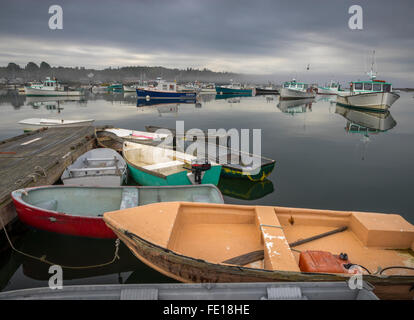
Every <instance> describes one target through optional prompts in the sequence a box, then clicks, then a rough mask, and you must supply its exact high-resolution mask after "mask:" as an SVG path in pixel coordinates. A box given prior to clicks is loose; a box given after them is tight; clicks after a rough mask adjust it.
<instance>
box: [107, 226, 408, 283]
mask: <svg viewBox="0 0 414 320" xmlns="http://www.w3.org/2000/svg"><path fill="white" fill-rule="evenodd" d="M104 220H105V223H106V224H107V225H108V223H107V221H106V219H104ZM108 226H110V224H109V225H108ZM111 229H112V228H111ZM112 231H113V232H114V233H115V234H117V235H118V234H120V233H121V234H122V235H124V236H125V237H126V238H127V239H128V241H130V242H132V245H133V246H134V247H136V245H137V241H139V242H140V243H141V247H143V250H149V251H150V252H151V254H152V252H154V254H152V255H153V256H156V257H161V259H163V260H166V261H167V263H170V262H176V263H179V264H183V262H184V263H185V265H187V266H189V267H190V268H200V269H208V270H210V272H214V271H219V272H220V273H223V274H230V276H232V275H235V276H237V275H243V273H245V272H247V273H249V274H250V276H252V277H257V278H263V279H264V281H269V280H278V281H293V280H295V281H335V280H336V281H348V280H349V279H350V278H351V277H352V274H338V273H322V272H321V273H315V272H297V271H284V270H268V269H258V268H250V267H244V266H237V265H231V264H225V263H213V262H210V261H206V260H203V259H198V258H194V257H191V256H186V255H183V254H180V253H177V252H175V251H172V250H170V249H168V248H164V247H162V246H159V245H157V244H155V243H152V242H150V241H148V240H145V239H143V238H141V237H139V236H138V235H136V234H135V233H133V232H129V231H127V230H124V229H115V230H114V229H112ZM128 234H129V235H132V237H130V236H128ZM133 238H134V239H133ZM127 246H128V245H127ZM128 247H129V246H128ZM133 253H134V254H135V255H138V256H139V257H138V258H142V259H143V260H145V261H147V263H150V264H151V267H152V268H153V267H154V266H155V267H156V269H158V270H159V271H160V272H161V273H163V274H165V275H167V276H168V277H172V278H174V279H177V280H179V281H184V282H190V281H189V280H188V279H186V278H182V277H180V276H178V275H176V274H174V273H172V272H171V273H169V272H168V271H166V270H164V269H163V268H162V267H159V266H158V265H154V263H153V262H151V261H149V260H147V259H146V258H145V257H143V256H142V255H141V254H139V253H138V250H135V251H134V250H133ZM163 255H166V256H167V258H165V257H164V256H163ZM141 261H142V260H141ZM269 274H270V275H272V277H270V278H269V277H268V276H267V275H269ZM363 277H364V281H374V283H383V284H392V285H396V284H404V285H407V284H408V283H407V280H408V281H414V276H412V275H409V276H404V275H381V276H374V275H372V274H370V275H367V274H364V275H363ZM390 280H397V281H398V280H400V281H401V282H396V281H390Z"/></svg>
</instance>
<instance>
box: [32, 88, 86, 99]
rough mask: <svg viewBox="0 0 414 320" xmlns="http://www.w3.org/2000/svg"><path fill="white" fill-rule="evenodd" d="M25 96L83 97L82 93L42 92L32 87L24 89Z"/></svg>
mask: <svg viewBox="0 0 414 320" xmlns="http://www.w3.org/2000/svg"><path fill="white" fill-rule="evenodd" d="M24 91H25V94H26V96H45V97H46V96H48V97H50V96H53V97H58V96H65V97H69V96H81V95H82V92H81V91H63V90H62V91H57V90H42V89H35V88H30V87H25V88H24Z"/></svg>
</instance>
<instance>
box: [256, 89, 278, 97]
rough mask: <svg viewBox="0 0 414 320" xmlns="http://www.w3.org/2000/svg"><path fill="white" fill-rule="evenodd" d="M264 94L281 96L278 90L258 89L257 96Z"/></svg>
mask: <svg viewBox="0 0 414 320" xmlns="http://www.w3.org/2000/svg"><path fill="white" fill-rule="evenodd" d="M262 94H279V90H277V89H263V88H256V96H257V95H262Z"/></svg>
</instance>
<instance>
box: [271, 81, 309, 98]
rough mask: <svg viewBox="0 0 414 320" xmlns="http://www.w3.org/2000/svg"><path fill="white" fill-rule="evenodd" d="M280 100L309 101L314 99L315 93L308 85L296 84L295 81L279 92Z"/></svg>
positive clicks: (285, 84) (284, 86)
mask: <svg viewBox="0 0 414 320" xmlns="http://www.w3.org/2000/svg"><path fill="white" fill-rule="evenodd" d="M279 94H280V100H294V99H308V98H314V97H315V93H314V92H313V90H312V88H311V86H309V84H307V83H303V82H296V80H295V79H293V80H292V81H287V82H285V83H284V84H283V86H282V88H281V89H280V91H279Z"/></svg>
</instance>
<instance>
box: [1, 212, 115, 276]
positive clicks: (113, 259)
mask: <svg viewBox="0 0 414 320" xmlns="http://www.w3.org/2000/svg"><path fill="white" fill-rule="evenodd" d="M0 223H1V224H2V226H3V230H4V233H5V235H6V238H7V241H8V242H9V244H10V247H11V248H12V249H13V250H14V251H16V252H17V253H20V254H21V255H23V256H26V257H28V258H31V259H35V260H38V261H41V262H44V263H47V264H49V265H52V266H53V265H58V266H60V267H62V268H64V269H75V270H76V269H79V270H80V269H93V268H100V267H105V266H107V265H110V264H112V263H114V262H115V261H116V260H117V259H120V258H119V255H118V252H119V244H120V240H119V238H118V239H116V240H115V253H114V257H113V258H112V260H111V261H109V262H105V263H101V264H95V265H89V266H79V267H77V266H65V265H61V264H59V263H54V262H51V261H49V260H46V259H45V258H44V256H42V257H40V258H39V257H36V256H33V255H31V254H28V253H25V252H23V251H20V250H18V249H16V248H15V247H14V245H13V243H12V241H11V240H10V237H9V234H8V233H7V230H6V226H5V225H4V223H3V219H2V218H1V217H0Z"/></svg>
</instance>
